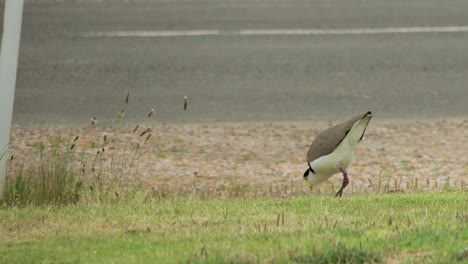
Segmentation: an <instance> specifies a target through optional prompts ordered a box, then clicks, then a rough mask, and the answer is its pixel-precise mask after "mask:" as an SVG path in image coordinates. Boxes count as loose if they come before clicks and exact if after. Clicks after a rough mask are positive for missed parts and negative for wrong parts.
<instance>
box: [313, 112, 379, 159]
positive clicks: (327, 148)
mask: <svg viewBox="0 0 468 264" xmlns="http://www.w3.org/2000/svg"><path fill="white" fill-rule="evenodd" d="M368 114H371V112H370V111H369V112H366V113H364V114H360V115H358V116H355V117H353V118H351V119H350V120H348V121H346V122H344V123H341V124H338V125H336V126H332V127H330V128H328V129H326V130H325V131H323V132H322V133H320V134H319V135H318V136H317V137H316V138H315V139H314V141H313V142H312V144H311V145H310V147H309V151H307V162H311V161H313V160H316V159H318V158H320V157H322V156H325V155H328V154H330V153H332V152H333V151H334V150H335V148H336V147H337V146H338V145H339V144H340V142H341V141H342V140H343V138H344V137H345V136H346V134H348V132H349V131H350V130H351V128H352V127H353V125H354V124H355V123H356V122H357V121H359V120H360V119H362V118H364V117H365V116H366V115H368Z"/></svg>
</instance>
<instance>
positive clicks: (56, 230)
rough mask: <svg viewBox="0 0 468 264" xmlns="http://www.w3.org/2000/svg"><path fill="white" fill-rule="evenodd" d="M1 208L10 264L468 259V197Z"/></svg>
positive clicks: (132, 201)
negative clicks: (52, 263) (41, 263)
mask: <svg viewBox="0 0 468 264" xmlns="http://www.w3.org/2000/svg"><path fill="white" fill-rule="evenodd" d="M140 194H141V193H136V194H135V196H134V197H133V198H129V200H126V201H122V200H121V201H118V202H115V203H102V204H100V205H99V204H95V203H93V204H83V203H78V204H72V205H66V206H45V205H43V206H24V207H11V206H4V207H2V208H1V209H0V236H1V237H0V238H1V242H0V263H39V262H43V263H50V262H54V263H57V262H59V263H62V262H67V263H68V262H72V263H73V262H84V263H257V262H260V263H264V262H268V263H273V262H274V263H340V262H341V263H372V262H384V263H385V262H391V261H402V262H404V263H429V262H433V263H453V262H457V261H458V262H460V263H462V262H464V263H466V261H468V256H467V252H468V248H467V247H468V226H467V224H468V203H467V200H468V194H467V192H463V191H454V192H448V191H446V192H431V193H422V192H414V193H395V194H383V195H378V194H373V195H359V196H351V197H346V198H342V199H337V198H333V197H328V196H307V197H298V198H291V199H280V198H260V199H244V198H237V199H232V198H231V199H214V198H199V196H195V195H192V196H188V197H166V198H161V197H155V198H148V197H140Z"/></svg>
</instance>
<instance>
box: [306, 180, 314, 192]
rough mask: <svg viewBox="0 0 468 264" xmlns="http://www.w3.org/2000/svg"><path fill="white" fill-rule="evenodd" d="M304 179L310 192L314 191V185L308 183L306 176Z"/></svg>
mask: <svg viewBox="0 0 468 264" xmlns="http://www.w3.org/2000/svg"><path fill="white" fill-rule="evenodd" d="M304 181H305V182H306V184H307V186H308V187H309V190H310V192H311V193H312V192H313V191H314V186H313V185H312V183H310V181H309V180H308V179H307V178H304Z"/></svg>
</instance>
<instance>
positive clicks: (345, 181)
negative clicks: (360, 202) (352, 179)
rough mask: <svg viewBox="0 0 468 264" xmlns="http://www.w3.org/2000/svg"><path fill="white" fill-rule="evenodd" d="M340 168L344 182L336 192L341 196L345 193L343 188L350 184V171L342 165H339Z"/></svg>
mask: <svg viewBox="0 0 468 264" xmlns="http://www.w3.org/2000/svg"><path fill="white" fill-rule="evenodd" d="M338 169H339V170H340V171H341V173H343V183H342V184H341V188H340V189H339V190H338V192H337V193H336V195H335V197H341V195H343V190H344V188H345V187H346V186H347V185H348V183H349V179H348V172H346V170H345V169H343V168H342V167H341V166H338Z"/></svg>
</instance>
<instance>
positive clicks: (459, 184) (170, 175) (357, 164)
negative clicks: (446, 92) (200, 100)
mask: <svg viewBox="0 0 468 264" xmlns="http://www.w3.org/2000/svg"><path fill="white" fill-rule="evenodd" d="M330 125H332V123H331V122H316V121H302V122H298V121H294V122H262V123H254V122H241V123H202V124H157V123H153V124H148V125H146V126H145V125H140V126H139V127H138V129H137V130H136V131H135V132H134V130H135V127H134V126H114V127H111V126H110V125H108V126H105V125H99V124H98V125H95V126H92V127H91V126H86V127H80V128H77V127H73V128H70V127H26V126H25V127H22V126H15V127H14V128H13V130H12V135H11V142H10V154H13V155H14V156H15V159H14V162H13V161H11V164H10V171H14V170H15V168H17V167H18V166H37V165H38V164H39V163H40V159H39V152H40V151H39V150H40V148H41V147H42V148H44V146H48V145H51V144H52V143H53V142H54V141H55V140H56V138H57V136H58V135H59V134H62V135H63V139H62V144H66V143H67V140H69V139H70V138H74V137H75V136H77V135H79V136H80V138H79V140H77V142H76V147H74V151H76V152H77V153H88V154H89V155H94V153H96V152H97V151H99V150H101V151H102V148H105V149H106V152H105V153H106V154H103V160H104V162H107V163H109V164H110V163H111V162H112V160H113V159H114V162H115V161H116V159H117V158H115V156H116V155H117V156H118V155H123V156H122V157H127V158H122V159H121V161H122V162H124V163H126V165H125V166H127V167H131V168H130V169H128V170H126V171H125V173H123V174H122V177H127V178H132V179H138V180H142V181H144V183H145V186H148V187H150V188H152V189H153V190H155V191H170V190H174V189H183V190H196V191H202V192H211V191H213V192H214V191H217V190H219V189H223V188H224V189H228V188H236V189H238V190H242V189H244V190H250V191H254V192H256V193H257V192H258V193H276V194H280V195H282V196H289V195H294V194H298V193H305V192H307V186H306V185H305V184H304V183H303V179H302V175H303V173H304V171H305V170H306V168H307V164H306V161H305V156H306V152H307V149H308V147H309V145H310V144H311V142H312V140H313V139H314V138H315V137H316V136H317V135H318V133H320V132H321V131H322V130H324V129H326V128H327V127H329V126H330ZM147 128H151V131H147V133H145V135H141V134H142V133H143V131H144V130H146V129H147ZM467 131H468V120H467V119H446V120H443V119H437V120H409V119H405V120H390V119H385V120H378V119H377V118H374V119H373V120H372V121H371V123H370V124H369V126H368V129H367V131H366V135H365V136H364V139H363V140H362V141H361V143H360V144H359V145H358V148H357V150H356V160H355V161H354V162H353V163H352V164H351V165H350V167H349V168H348V172H349V176H350V183H351V184H350V185H349V186H348V187H347V188H346V189H345V191H344V193H345V195H346V194H348V195H349V194H350V193H368V192H392V191H404V190H407V189H418V190H440V189H441V188H466V187H464V186H466V185H467V184H468V132H467ZM150 133H151V136H150V137H149V138H148V135H149V134H150ZM104 137H106V141H107V142H104V139H103V138H104ZM41 142H42V143H41ZM137 144H138V145H139V147H136V145H137ZM119 153H120V154H119ZM125 166H124V167H125ZM341 181H342V176H341V175H340V174H337V175H335V176H333V177H332V178H330V180H329V181H328V182H325V183H323V184H321V185H319V186H317V188H315V190H314V192H315V193H317V194H319V193H327V194H331V193H332V192H335V191H336V189H338V188H339V186H340V184H341Z"/></svg>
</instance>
